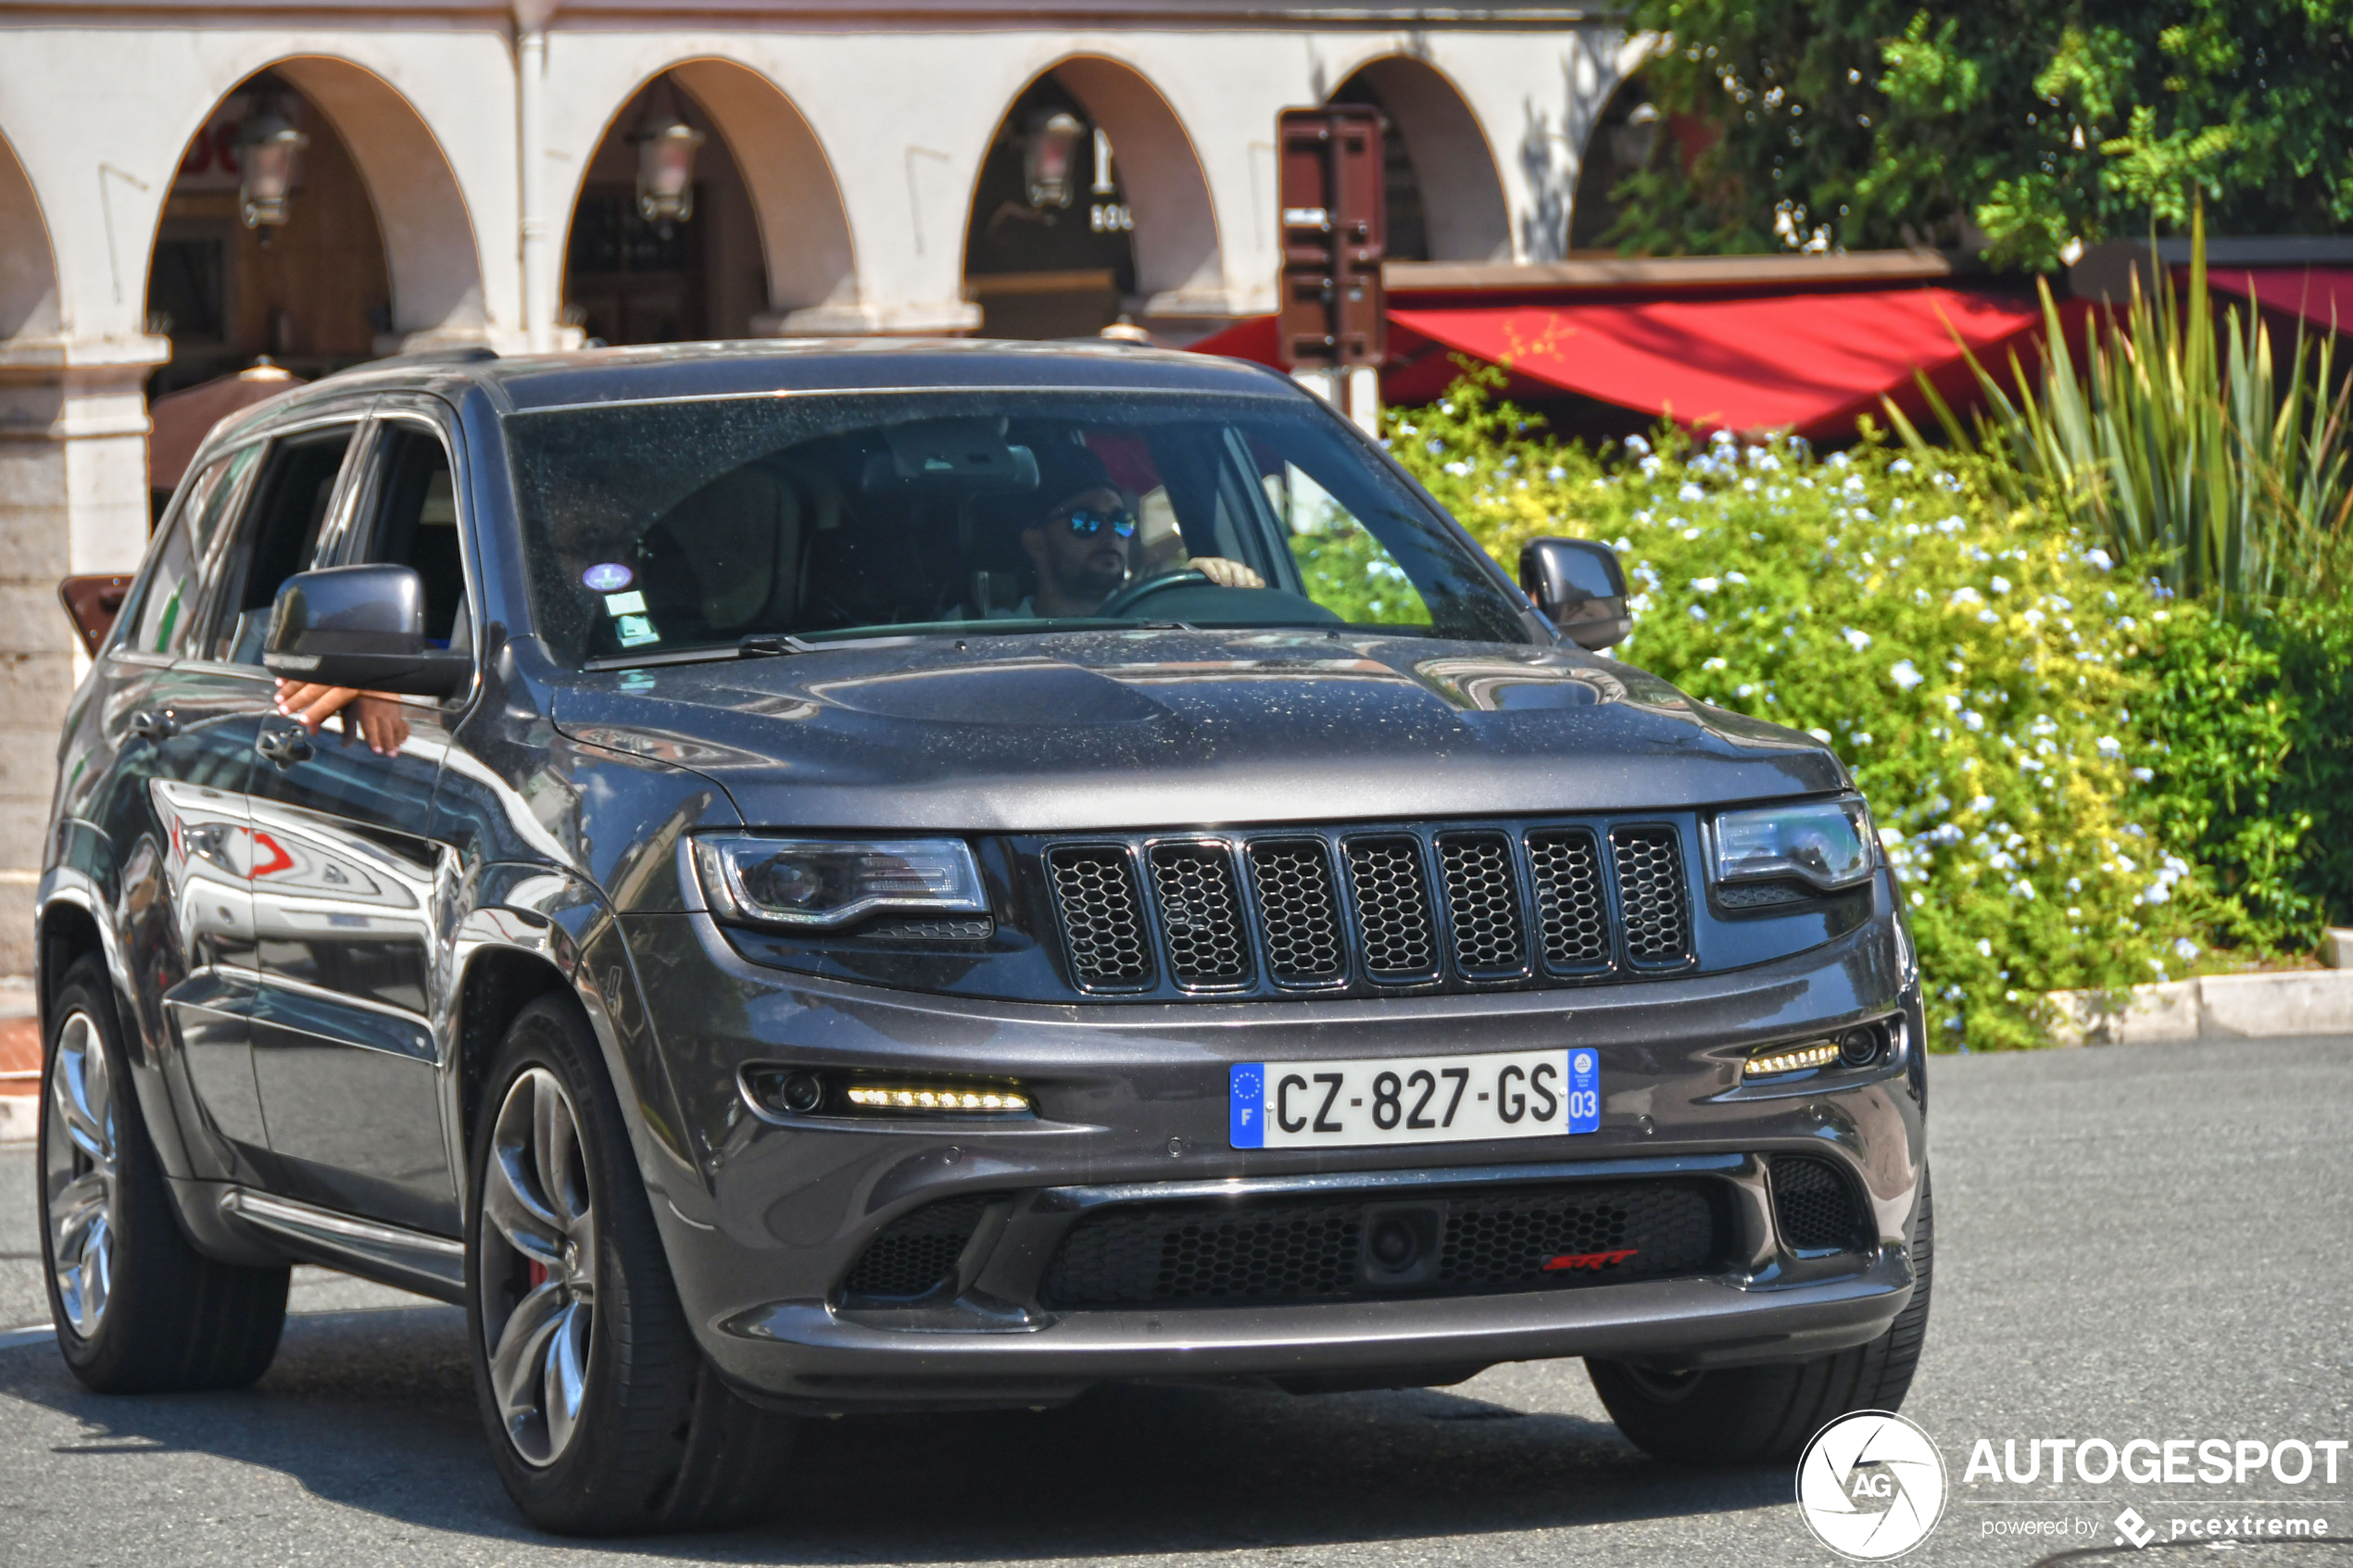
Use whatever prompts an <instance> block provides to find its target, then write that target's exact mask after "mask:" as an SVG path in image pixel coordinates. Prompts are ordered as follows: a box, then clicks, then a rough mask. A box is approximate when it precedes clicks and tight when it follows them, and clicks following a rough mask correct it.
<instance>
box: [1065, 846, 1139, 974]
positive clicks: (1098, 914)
mask: <svg viewBox="0 0 2353 1568" xmlns="http://www.w3.org/2000/svg"><path fill="white" fill-rule="evenodd" d="M1046 869H1047V871H1048V872H1051V874H1052V876H1053V879H1054V900H1055V902H1056V903H1058V904H1060V905H1061V906H1062V912H1063V940H1064V941H1065V942H1067V943H1069V944H1070V967H1071V970H1072V972H1074V973H1076V975H1077V976H1078V983H1079V984H1080V985H1140V984H1141V983H1143V982H1144V981H1147V980H1149V979H1151V972H1152V962H1151V945H1150V943H1149V941H1148V940H1147V939H1146V937H1145V935H1144V915H1143V910H1142V909H1141V907H1140V904H1141V901H1140V900H1139V898H1138V897H1136V878H1135V873H1134V872H1133V871H1132V870H1131V869H1130V868H1129V866H1128V863H1127V852H1126V850H1125V849H1119V848H1109V847H1101V846H1096V845H1087V846H1081V847H1074V848H1064V849H1056V850H1054V851H1053V852H1052V853H1051V854H1049V855H1048V856H1047V857H1046Z"/></svg>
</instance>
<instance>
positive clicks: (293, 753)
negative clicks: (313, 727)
mask: <svg viewBox="0 0 2353 1568" xmlns="http://www.w3.org/2000/svg"><path fill="white" fill-rule="evenodd" d="M253 748H254V749H255V750H256V751H258V752H259V753H261V755H262V756H264V757H266V758H268V759H270V760H271V761H272V762H275V763H276V764H278V766H280V767H281V768H285V767H291V766H293V765H294V764H295V763H296V762H308V761H309V760H310V737H309V736H308V735H306V734H303V733H302V732H301V731H300V730H264V731H263V732H262V733H261V735H260V738H259V739H258V740H256V741H255V742H254V743H253Z"/></svg>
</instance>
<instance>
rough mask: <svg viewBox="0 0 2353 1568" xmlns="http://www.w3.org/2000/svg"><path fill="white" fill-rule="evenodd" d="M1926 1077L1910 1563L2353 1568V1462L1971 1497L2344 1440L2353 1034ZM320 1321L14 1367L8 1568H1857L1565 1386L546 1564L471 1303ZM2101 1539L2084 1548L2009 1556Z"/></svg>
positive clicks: (344, 1300)
mask: <svg viewBox="0 0 2353 1568" xmlns="http://www.w3.org/2000/svg"><path fill="white" fill-rule="evenodd" d="M1931 1095H1932V1103H1931V1128H1932V1132H1931V1147H1932V1153H1933V1159H1934V1162H1935V1170H1936V1183H1937V1209H1938V1222H1939V1223H1938V1240H1939V1243H1940V1245H1939V1248H1938V1259H1937V1263H1938V1267H1937V1280H1938V1288H1937V1298H1936V1305H1935V1310H1934V1316H1933V1319H1932V1321H1931V1325H1930V1334H1929V1344H1928V1351H1927V1355H1926V1358H1925V1360H1924V1361H1923V1362H1922V1364H1921V1371H1920V1375H1919V1381H1918V1382H1917V1383H1916V1384H1915V1385H1914V1387H1913V1390H1912V1397H1911V1399H1910V1400H1909V1401H1908V1402H1907V1403H1906V1407H1905V1413H1906V1415H1908V1416H1910V1417H1912V1418H1913V1419H1915V1420H1916V1421H1918V1422H1919V1424H1921V1426H1922V1427H1924V1428H1925V1429H1926V1430H1927V1432H1928V1433H1929V1434H1930V1435H1931V1436H1932V1437H1933V1438H1934V1439H1935V1440H1936V1442H1937V1444H1938V1446H1939V1448H1940V1449H1941V1450H1942V1452H1943V1454H1944V1461H1945V1464H1946V1467H1947V1470H1948V1473H1949V1474H1950V1476H1951V1482H1952V1485H1951V1501H1950V1503H1949V1504H1948V1506H1947V1508H1946V1509H1945V1512H1944V1519H1943V1522H1942V1523H1941V1524H1939V1526H1938V1527H1937V1529H1936V1531H1935V1532H1934V1533H1933V1534H1932V1535H1931V1537H1929V1539H1928V1540H1927V1542H1926V1543H1925V1544H1924V1545H1922V1546H1921V1547H1920V1548H1919V1550H1918V1551H1917V1552H1916V1553H1915V1554H1914V1555H1913V1556H1911V1557H1910V1558H1907V1559H1906V1562H1920V1563H1945V1562H1952V1563H2028V1562H2037V1561H2040V1560H2043V1559H2045V1558H2047V1557H2050V1556H2052V1555H2053V1554H2055V1553H2057V1552H2059V1551H2062V1550H2066V1549H2083V1548H2089V1549H2096V1558H2095V1559H2093V1560H2100V1561H2121V1560H2123V1559H2125V1558H2127V1557H2131V1556H2134V1555H2137V1554H2135V1553H2133V1552H2132V1551H2131V1550H2130V1549H2124V1548H2120V1547H2117V1546H2115V1545H2113V1544H2112V1543H2113V1542H2114V1538H2115V1537H2114V1531H2113V1529H2112V1528H2111V1524H2110V1522H2111V1521H2112V1520H2113V1519H2114V1518H2115V1517H2116V1515H2117V1514H2118V1513H2119V1512H2121V1511H2122V1510H2123V1509H2124V1507H2125V1506H2126V1505H2128V1504H2130V1505H2132V1506H2133V1507H2134V1508H2135V1509H2137V1511H2138V1512H2140V1513H2141V1514H2142V1515H2144V1516H2145V1517H2146V1518H2147V1519H2148V1520H2150V1521H2151V1522H2152V1523H2153V1524H2156V1525H2157V1526H2158V1529H2159V1530H2160V1532H2166V1531H2169V1530H2170V1522H2171V1520H2172V1519H2176V1518H2183V1519H2187V1518H2240V1517H2245V1516H2249V1515H2254V1516H2259V1517H2270V1516H2277V1517H2282V1518H2289V1519H2295V1518H2303V1519H2311V1518H2321V1519H2325V1520H2326V1521H2327V1523H2328V1525H2329V1527H2330V1531H2331V1535H2332V1537H2343V1538H2344V1539H2343V1541H2340V1543H2339V1544H2335V1545H2328V1544H2323V1543H2310V1544H2305V1545H2301V1546H2290V1545H2282V1546H2276V1547H2273V1546H2264V1547H2256V1548H2252V1549H2238V1550H2236V1551H2234V1552H2233V1553H2232V1555H2231V1557H2230V1558H2229V1559H2228V1561H2230V1562H2233V1563H2239V1564H2246V1563H2267V1564H2268V1563H2284V1564H2304V1563H2322V1562H2325V1563H2331V1564H2348V1565H2353V1544H2345V1543H2346V1542H2353V1454H2349V1455H2347V1457H2346V1458H2345V1459H2344V1460H2342V1461H2340V1463H2339V1467H2338V1472H2337V1476H2338V1479H2337V1482H2336V1484H2335V1485H2333V1486H2332V1485H2328V1484H2325V1483H2324V1481H2323V1480H2322V1474H2321V1473H2320V1472H2319V1471H2318V1469H2317V1468H2316V1470H2315V1472H2314V1474H2313V1477H2312V1479H2311V1480H2309V1481H2308V1482H2306V1483H2304V1484H2302V1485H2298V1486H2287V1485H2284V1484H2282V1483H2281V1482H2279V1481H2277V1480H2275V1479H2272V1478H2271V1477H2269V1476H2268V1475H2262V1474H2258V1475H2256V1476H2253V1477H2251V1478H2250V1479H2249V1480H2248V1482H2247V1483H2246V1485H2244V1486H2241V1485H2238V1484H2235V1482H2233V1484H2227V1485H2220V1486H2214V1485H2200V1484H2197V1483H2195V1482H2193V1483H2189V1484H2182V1485H2172V1486H2166V1485H2154V1486H2133V1485H2127V1484H2125V1483H2124V1482H2123V1481H2122V1480H2120V1479H2119V1480H2115V1481H2111V1482H2110V1483H2108V1484H2107V1485H2087V1484H2083V1483H2081V1482H2077V1481H2074V1480H2072V1479H2070V1482H2069V1484H2068V1485H2067V1486H2065V1487H2061V1488H2053V1487H2051V1486H2047V1485H2042V1484H2036V1485H2032V1486H2012V1485H2008V1484H2006V1483H2004V1484H1994V1483H1988V1482H1985V1481H1983V1480H1982V1479H1980V1480H1979V1481H1977V1482H1974V1483H1970V1482H1967V1481H1965V1479H1964V1469H1965V1466H1966V1465H1967V1463H1968V1460H1969V1453H1970V1450H1971V1449H1972V1446H1973V1445H1974V1443H1975V1442H1976V1440H1977V1439H1979V1438H1988V1439H1991V1440H1992V1442H1993V1445H1994V1450H1995V1451H1996V1452H1998V1451H1999V1450H2000V1449H2001V1448H2002V1445H2003V1441H2004V1439H2006V1438H2015V1439H2018V1440H2019V1441H2020V1444H2021V1446H2022V1445H2023V1444H2024V1442H2025V1440H2026V1439H2029V1438H2032V1437H2071V1438H2078V1439H2081V1438H2087V1437H2106V1438H2108V1440H2110V1441H2112V1442H2114V1443H2115V1444H2117V1445H2118V1446H2119V1447H2121V1446H2122V1445H2123V1444H2124V1443H2125V1442H2126V1441H2127V1440H2128V1439H2131V1438H2134V1437H2142V1436H2146V1437H2150V1438H2154V1439H2158V1440H2163V1439H2167V1438H2178V1437H2188V1438H2206V1437H2220V1438H2224V1439H2230V1440H2236V1439H2240V1438H2246V1437H2253V1438H2260V1439H2263V1440H2265V1441H2267V1442H2273V1443H2276V1442H2278V1441H2279V1440H2281V1439H2284V1438H2296V1439H2301V1440H2304V1441H2307V1442H2311V1441H2315V1440H2320V1439H2331V1438H2334V1439H2345V1438H2353V1257H2349V1256H2348V1247H2347V1243H2348V1241H2353V1151H2349V1150H2348V1123H2353V1040H2296V1041H2250V1042H2246V1043H2244V1044H2234V1045H2202V1046H2200V1045H2183V1046H2143V1047H2129V1048H2108V1049H2091V1050H2074V1051H2055V1052H2048V1053H2044V1054H2040V1055H2034V1056H2025V1057H2007V1058H1989V1057H1979V1058H1971V1059H1957V1060H1955V1059H1944V1060H1938V1061H1937V1062H1936V1063H1935V1064H1934V1067H1933V1069H1932V1071H1931ZM31 1181H32V1162H31V1157H30V1155H29V1154H28V1153H26V1152H23V1151H19V1150H9V1151H6V1152H5V1153H0V1194H4V1195H5V1196H4V1197H0V1309H5V1311H6V1313H7V1314H9V1315H8V1316H4V1317H0V1325H5V1324H6V1323H21V1322H24V1321H26V1320H28V1319H35V1318H38V1317H40V1316H42V1315H44V1314H43V1309H42V1307H41V1305H40V1301H41V1296H40V1286H39V1282H38V1279H37V1271H38V1244H37V1241H36V1239H35V1236H34V1233H33V1231H32V1229H31V1223H32V1206H31ZM297 1302H298V1305H299V1306H300V1307H302V1308H303V1309H305V1311H303V1312H302V1315H301V1316H299V1317H298V1318H296V1320H295V1321H294V1322H293V1323H291V1324H290V1325H289V1328H288V1330H287V1334H286V1338H285V1346H284V1348H283V1350H282V1351H281V1352H280V1353H279V1357H278V1361H277V1364H276V1366H275V1367H274V1368H273V1369H272V1371H271V1373H270V1374H269V1375H268V1376H267V1377H266V1378H264V1379H263V1380H262V1382H261V1383H260V1384H259V1385H258V1386H257V1387H256V1388H254V1389H253V1390H251V1391H249V1392H245V1393H240V1394H234V1395H219V1396H199V1397H187V1398H175V1399H103V1398H99V1397H97V1396H94V1395H91V1394H88V1393H85V1392H84V1391H82V1388H81V1387H80V1386H78V1385H76V1384H75V1383H74V1382H73V1381H72V1380H71V1379H70V1378H69V1376H68V1375H67V1374H65V1372H64V1370H63V1368H62V1366H61V1365H60V1363H59V1362H58V1360H57V1354H56V1351H55V1349H54V1348H52V1347H50V1346H49V1345H47V1344H45V1343H42V1344H35V1345H31V1346H27V1347H21V1348H10V1349H0V1562H11V1563H14V1562H25V1563H42V1564H81V1563H90V1564H101V1563H103V1564H117V1563H233V1564H237V1565H240V1568H244V1565H247V1564H254V1565H270V1564H278V1563H353V1564H360V1563H365V1564H378V1563H386V1564H392V1563H409V1562H415V1563H494V1562H495V1563H509V1562H522V1563H531V1564H542V1563H545V1564H559V1563H561V1564H573V1563H581V1562H600V1561H626V1562H632V1563H635V1562H645V1563H655V1562H825V1563H833V1562H891V1563H941V1562H954V1563H965V1562H987V1563H1021V1562H1055V1563H1074V1562H1094V1561H1102V1560H1115V1559H1148V1560H1151V1562H1154V1563H1156V1564H1159V1563H1167V1564H1176V1563H1188V1562H1218V1563H1221V1564H1230V1565H1236V1568H1326V1565H1333V1568H1339V1565H1349V1564H1359V1563H1376V1562H1378V1563H1383V1564H1387V1563H1406V1564H1430V1565H1441V1564H1456V1563H1478V1564H1482V1565H1483V1564H1499V1565H1500V1564H1521V1563H1528V1564H1547V1565H1549V1564H1553V1563H1559V1562H1604V1561H1606V1562H1664V1563H1714V1562H1725V1563H1743V1564H1747V1563H1780V1562H1790V1563H1828V1562H1833V1561H1835V1560H1834V1559H1833V1558H1832V1557H1831V1553H1830V1552H1828V1551H1827V1550H1826V1549H1822V1548H1821V1547H1819V1546H1818V1545H1816V1544H1815V1543H1814V1541H1813V1540H1812V1538H1811V1537H1809V1536H1808V1535H1807V1534H1806V1530H1805V1527H1804V1525H1803V1524H1802V1522H1801V1521H1800V1519H1799V1517H1798V1514H1797V1512H1796V1510H1795V1508H1794V1507H1793V1505H1792V1503H1791V1493H1792V1484H1791V1482H1792V1478H1791V1475H1790V1474H1789V1472H1787V1471H1786V1470H1782V1469H1773V1470H1766V1471H1755V1472H1742V1473H1733V1474H1702V1473H1692V1472H1688V1471H1678V1470H1674V1469H1670V1468H1667V1467H1665V1466H1662V1465H1658V1464H1655V1463H1653V1462H1651V1461H1648V1460H1646V1459H1644V1458H1643V1457H1642V1455H1640V1454H1639V1453H1637V1452H1636V1451H1635V1450H1634V1449H1631V1448H1630V1447H1629V1446H1628V1445H1627V1444H1626V1443H1625V1442H1624V1441H1623V1440H1622V1439H1621V1438H1619V1437H1618V1436H1617V1432H1616V1429H1615V1428H1613V1427H1612V1426H1611V1425H1610V1424H1609V1423H1608V1420H1607V1418H1606V1417H1605V1416H1604V1413H1603V1411H1602V1410H1601V1407H1600V1405H1599V1403H1598V1402H1597V1401H1596V1400H1595V1399H1594V1398H1593V1395H1592V1389H1591V1388H1590V1386H1588V1385H1587V1383H1586V1380H1585V1376H1584V1372H1583V1369H1582V1367H1581V1366H1580V1365H1579V1363H1577V1362H1574V1361H1567V1362H1556V1363H1534V1364H1527V1365H1520V1366H1508V1367H1499V1368H1496V1369H1494V1370H1493V1371H1491V1372H1488V1373H1486V1374H1482V1375H1481V1376H1479V1377H1478V1378H1476V1379H1474V1380H1473V1381H1471V1382H1469V1383H1466V1384H1463V1385H1460V1386H1457V1387H1454V1388H1452V1389H1448V1390H1443V1391H1420V1392H1410V1393H1392V1394H1358V1395H1336V1396H1323V1397H1318V1398H1313V1399H1293V1398H1290V1397H1288V1396H1285V1395H1280V1394H1271V1393H1258V1392H1252V1391H1239V1390H1202V1389H1176V1388H1121V1389H1113V1390H1106V1391H1104V1392H1102V1393H1101V1394H1098V1395H1097V1396H1095V1397H1093V1398H1090V1399H1086V1400H1084V1401H1081V1402H1080V1403H1079V1404H1077V1405H1076V1406H1074V1407H1072V1408H1069V1409H1066V1410H1061V1411H1047V1412H1042V1413H1036V1414H1032V1413H1026V1412H1023V1413H1014V1414H994V1415H968V1416H956V1417H938V1418H915V1417H892V1418H880V1417H875V1418H865V1419H853V1420H843V1421H837V1422H819V1423H814V1424H811V1425H810V1426H809V1427H808V1428H807V1429H806V1430H805V1433H804V1435H803V1436H802V1439H801V1442H800V1447H799V1453H798V1457H797V1460H796V1461H795V1468H794V1471H793V1474H792V1478H791V1480H790V1482H789V1483H788V1486H787V1488H786V1491H787V1496H786V1504H785V1512H784V1515H783V1517H782V1518H781V1519H780V1520H779V1521H778V1522H777V1523H776V1524H772V1525H768V1526H764V1527H761V1528H760V1529H756V1530H749V1531H744V1532H739V1533H736V1534H733V1535H726V1536H717V1537H695V1538H686V1539H678V1538H672V1539H663V1540H657V1541H636V1542H629V1543H623V1544H619V1545H604V1546H599V1545H595V1544H586V1545H584V1544H580V1543H573V1542H555V1541H548V1540H547V1539H544V1538H542V1537H535V1536H534V1535H533V1534H532V1533H531V1532H530V1531H529V1530H528V1529H526V1528H525V1527H524V1526H523V1525H522V1524H521V1522H520V1521H519V1520H518V1519H517V1517H516V1516H515V1515H514V1514H513V1513H512V1512H510V1509H509V1508H508V1506H507V1503H506V1500H505V1499H504V1497H503V1495H502V1494H501V1493H500V1491H499V1489H498V1486H497V1482H496V1481H495V1480H494V1479H493V1477H492V1475H491V1473H490V1470H489V1467H488V1464H487V1462H486V1461H485V1460H484V1451H483V1439H482V1436H480V1434H479V1432H478V1430H477V1429H476V1426H475V1422H474V1411H473V1404H472V1394H471V1391H470V1389H469V1387H468V1386H467V1372H466V1363H465V1359H464V1352H463V1348H462V1342H461V1337H460V1335H461V1328H462V1320H461V1318H460V1317H459V1314H458V1313H457V1312H456V1311H454V1310H453V1309H448V1308H443V1307H438V1306H434V1305H431V1304H423V1303H419V1302H418V1301H417V1298H412V1297H402V1296H400V1295H398V1294H397V1293H395V1292H391V1291H385V1290H380V1289H377V1288H375V1287H373V1286H359V1285H357V1284H354V1283H351V1282H346V1281H339V1280H335V1279H333V1276H325V1275H312V1274H310V1273H308V1272H306V1274H305V1277H304V1278H303V1279H302V1280H301V1282H300V1283H299V1284H298V1286H297ZM2020 1457H2021V1461H2022V1459H2023V1455H2022V1454H2021V1456H2020ZM2046 1474H2047V1472H2046ZM2078 1519H2080V1520H2082V1521H2084V1522H2086V1524H2089V1525H2092V1526H2094V1527H2095V1528H2094V1532H2093V1533H2091V1534H2087V1535H2075V1536H2070V1537H2062V1538H2057V1539H2054V1538H2051V1537H2028V1538H2023V1539H2021V1538H2020V1537H2017V1536H2015V1535H1995V1534H1989V1530H1992V1529H1996V1528H2002V1527H2005V1522H2007V1527H2008V1528H2012V1529H2015V1528H2016V1527H2017V1525H2018V1524H2021V1523H2026V1522H2043V1521H2057V1520H2078ZM2187 1549H2192V1548H2191V1546H2190V1543H2189V1542H2186V1541H2185V1542H2184V1543H2183V1548H2182V1549H2176V1550H2173V1551H2170V1552H2165V1551H2162V1549H2160V1553H2161V1554H2160V1555H2159V1556H2158V1557H2157V1558H2156V1559H2155V1560H2154V1561H2157V1562H2172V1561H2178V1560H2179V1559H2180V1558H2181V1556H2182V1555H2183V1551H2184V1550H2187ZM2198 1549H2202V1548H2198ZM2073 1561H2079V1562H2080V1561H2085V1559H2083V1558H2076V1559H2074V1560H2073Z"/></svg>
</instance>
